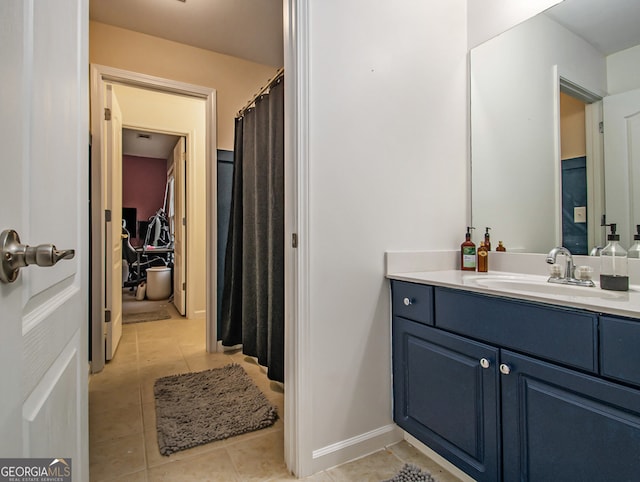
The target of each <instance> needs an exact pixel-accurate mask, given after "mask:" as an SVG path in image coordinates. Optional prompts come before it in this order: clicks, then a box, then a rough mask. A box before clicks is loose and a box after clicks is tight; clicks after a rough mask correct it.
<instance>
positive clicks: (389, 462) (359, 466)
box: [327, 450, 404, 482]
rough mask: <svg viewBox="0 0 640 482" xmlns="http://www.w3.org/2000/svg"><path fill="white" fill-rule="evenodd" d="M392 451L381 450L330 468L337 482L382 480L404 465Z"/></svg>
mask: <svg viewBox="0 0 640 482" xmlns="http://www.w3.org/2000/svg"><path fill="white" fill-rule="evenodd" d="M403 465H404V464H403V462H402V461H401V460H399V459H398V458H397V457H396V456H395V455H394V454H393V453H392V452H391V451H389V450H380V451H378V452H375V453H373V454H371V455H368V456H367V457H364V458H361V459H358V460H354V461H353V462H348V463H346V464H343V465H340V466H338V467H335V468H333V469H331V470H328V471H327V473H328V474H329V475H330V476H331V478H332V479H333V480H334V481H335V482H353V481H356V480H357V481H360V482H380V481H381V480H386V479H390V478H391V477H393V476H394V475H395V474H396V473H397V472H398V471H399V470H400V469H401V468H402V466H403Z"/></svg>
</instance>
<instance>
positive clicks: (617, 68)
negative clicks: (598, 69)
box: [607, 45, 640, 95]
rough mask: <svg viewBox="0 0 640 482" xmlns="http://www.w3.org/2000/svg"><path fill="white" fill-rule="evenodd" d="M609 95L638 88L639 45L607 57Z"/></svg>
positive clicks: (639, 82) (639, 74) (639, 81)
mask: <svg viewBox="0 0 640 482" xmlns="http://www.w3.org/2000/svg"><path fill="white" fill-rule="evenodd" d="M607 88H608V91H609V95H613V94H620V93H621V92H627V91H629V90H634V89H640V45H636V46H635V47H631V48H630V49H626V50H622V51H621V52H616V53H615V54H612V55H609V56H608V57H607Z"/></svg>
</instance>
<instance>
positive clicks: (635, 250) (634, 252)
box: [627, 224, 640, 258]
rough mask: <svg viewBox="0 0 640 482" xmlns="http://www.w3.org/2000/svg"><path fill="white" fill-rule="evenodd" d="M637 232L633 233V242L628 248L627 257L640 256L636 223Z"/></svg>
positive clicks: (639, 230)
mask: <svg viewBox="0 0 640 482" xmlns="http://www.w3.org/2000/svg"><path fill="white" fill-rule="evenodd" d="M636 231H637V234H634V235H633V241H634V243H633V244H632V245H631V247H630V248H629V252H628V253H627V256H628V257H629V258H640V224H638V225H636Z"/></svg>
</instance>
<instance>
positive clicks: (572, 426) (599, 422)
mask: <svg viewBox="0 0 640 482" xmlns="http://www.w3.org/2000/svg"><path fill="white" fill-rule="evenodd" d="M500 361H501V363H502V364H503V371H507V372H508V374H504V373H503V374H502V375H501V376H500V384H501V386H502V389H501V391H502V447H503V460H504V468H503V475H504V480H505V481H516V480H518V481H546V480H558V481H560V480H563V481H564V480H567V481H568V480H576V481H578V480H579V481H581V482H589V481H593V482H602V481H609V480H610V481H616V482H623V481H637V480H640V391H638V390H635V389H631V388H628V387H625V386H623V385H620V384H616V383H611V382H609V381H606V380H603V379H600V378H597V377H594V376H591V375H587V374H584V373H580V372H578V371H574V370H570V369H567V368H563V367H559V366H557V365H554V364H550V363H547V362H544V361H540V360H536V359H533V358H530V357H527V356H525V355H520V354H517V353H513V352H511V351H508V350H501V353H500ZM504 367H507V368H504Z"/></svg>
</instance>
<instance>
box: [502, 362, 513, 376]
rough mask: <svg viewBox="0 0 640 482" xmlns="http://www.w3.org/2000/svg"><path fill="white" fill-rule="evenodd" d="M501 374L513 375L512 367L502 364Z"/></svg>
mask: <svg viewBox="0 0 640 482" xmlns="http://www.w3.org/2000/svg"><path fill="white" fill-rule="evenodd" d="M500 373H502V374H503V375H508V374H509V373H511V367H509V365H507V364H506V363H501V364H500Z"/></svg>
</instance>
